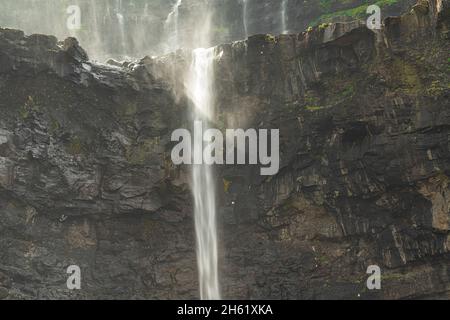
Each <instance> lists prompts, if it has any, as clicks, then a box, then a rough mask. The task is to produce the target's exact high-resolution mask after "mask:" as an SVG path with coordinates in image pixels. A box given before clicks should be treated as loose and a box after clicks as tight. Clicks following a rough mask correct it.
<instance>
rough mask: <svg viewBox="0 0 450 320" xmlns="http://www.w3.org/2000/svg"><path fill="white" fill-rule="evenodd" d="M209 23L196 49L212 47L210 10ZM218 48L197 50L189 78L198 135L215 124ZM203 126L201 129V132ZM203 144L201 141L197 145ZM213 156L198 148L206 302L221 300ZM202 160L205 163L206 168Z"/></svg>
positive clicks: (195, 181)
mask: <svg viewBox="0 0 450 320" xmlns="http://www.w3.org/2000/svg"><path fill="white" fill-rule="evenodd" d="M206 11H207V12H206V13H205V15H204V16H205V20H204V21H202V22H201V23H200V24H199V25H197V27H196V29H197V30H195V32H196V34H197V36H196V37H195V38H194V39H195V40H194V41H193V42H194V43H192V46H193V47H197V46H209V45H210V33H211V15H210V12H208V11H209V10H208V9H207V10H206ZM214 57H215V50H214V48H209V49H203V48H200V49H195V50H193V51H192V61H191V64H190V67H189V71H188V73H187V76H186V86H185V87H186V94H187V96H188V97H189V98H190V100H191V101H192V103H193V105H194V111H193V114H192V119H193V120H194V132H196V133H198V132H202V131H203V130H207V129H208V128H209V125H208V123H209V122H210V121H211V120H214V80H213V79H214ZM199 126H200V128H198V127H199ZM198 138H200V141H202V140H203V139H202V137H197V138H196V139H195V141H199V140H198ZM207 157H209V158H210V159H211V158H212V155H207V154H206V155H204V154H203V145H201V146H198V145H194V148H193V159H194V164H193V166H192V193H193V198H194V216H195V218H194V220H195V232H196V242H197V265H198V275H199V284H200V298H201V299H204V300H218V299H220V291H219V275H218V273H219V272H218V245H217V222H216V214H217V212H216V210H217V206H216V190H215V189H216V188H215V184H216V179H215V175H214V169H213V167H212V166H211V165H207V164H205V162H208V163H210V162H209V161H208V160H210V159H207ZM199 159H200V160H201V159H204V160H205V161H204V162H203V164H198V163H202V161H199Z"/></svg>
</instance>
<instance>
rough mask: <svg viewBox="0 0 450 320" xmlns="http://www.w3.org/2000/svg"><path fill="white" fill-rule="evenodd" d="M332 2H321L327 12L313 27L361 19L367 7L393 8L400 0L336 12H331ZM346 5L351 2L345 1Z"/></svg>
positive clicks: (383, 1)
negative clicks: (336, 21)
mask: <svg viewBox="0 0 450 320" xmlns="http://www.w3.org/2000/svg"><path fill="white" fill-rule="evenodd" d="M331 2H332V1H331V0H320V7H321V8H322V10H323V11H324V12H325V14H323V15H321V16H320V17H319V18H317V19H316V20H314V21H312V22H311V24H310V25H311V26H316V25H318V24H320V23H326V22H333V21H334V20H335V19H336V18H339V17H350V18H352V19H355V20H356V19H360V18H363V17H365V16H366V14H367V13H366V11H367V7H368V6H369V5H372V4H375V5H377V6H379V7H380V8H382V7H385V6H391V5H394V4H396V3H397V2H398V0H378V1H376V2H370V1H365V2H366V3H365V4H363V5H360V6H357V7H353V8H349V9H345V10H340V11H336V12H331V10H332V7H331ZM343 2H344V3H349V4H351V1H348V0H346V1H343Z"/></svg>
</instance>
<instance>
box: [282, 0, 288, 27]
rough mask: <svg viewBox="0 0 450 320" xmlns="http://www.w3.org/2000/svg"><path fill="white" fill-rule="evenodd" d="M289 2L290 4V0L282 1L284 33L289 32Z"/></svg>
mask: <svg viewBox="0 0 450 320" xmlns="http://www.w3.org/2000/svg"><path fill="white" fill-rule="evenodd" d="M287 4H288V0H283V1H282V2H281V33H282V34H286V33H288V28H287Z"/></svg>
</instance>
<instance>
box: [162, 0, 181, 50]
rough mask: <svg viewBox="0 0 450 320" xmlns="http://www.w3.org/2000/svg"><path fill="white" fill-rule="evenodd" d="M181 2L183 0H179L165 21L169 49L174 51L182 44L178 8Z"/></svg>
mask: <svg viewBox="0 0 450 320" xmlns="http://www.w3.org/2000/svg"><path fill="white" fill-rule="evenodd" d="M181 2H182V0H177V2H176V3H175V5H174V6H173V7H172V10H171V11H170V13H169V15H168V16H167V19H166V21H165V23H164V30H165V32H166V37H167V51H173V50H175V49H177V47H178V46H180V39H179V35H178V16H179V14H178V13H179V11H178V10H179V7H180V5H181Z"/></svg>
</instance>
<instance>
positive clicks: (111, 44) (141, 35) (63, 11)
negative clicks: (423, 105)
mask: <svg viewBox="0 0 450 320" xmlns="http://www.w3.org/2000/svg"><path fill="white" fill-rule="evenodd" d="M176 3H177V0H170V1H161V0H145V1H143V0H123V1H110V0H97V1H94V2H92V1H85V0H73V1H72V2H70V4H69V3H66V2H64V1H56V2H55V1H53V0H41V1H39V3H37V2H36V1H34V0H16V1H12V2H11V1H10V2H5V3H2V4H1V7H0V8H1V10H0V21H1V22H2V26H3V27H14V28H17V29H22V30H25V32H27V33H36V32H38V33H44V34H53V35H55V36H57V37H58V38H64V37H67V36H69V35H70V36H76V37H77V38H78V39H79V41H80V43H81V44H82V45H83V47H84V48H85V49H87V51H89V52H90V55H91V57H92V58H93V59H95V60H98V61H106V60H107V59H108V58H111V57H114V58H118V59H127V58H129V57H142V56H145V55H149V56H151V55H161V54H162V53H165V52H170V51H173V50H174V49H176V48H173V47H171V46H170V45H169V46H168V45H167V42H168V41H167V39H168V38H173V37H176V38H177V39H176V40H177V42H179V47H183V48H186V47H190V46H191V45H192V43H195V41H192V35H193V34H194V33H195V31H196V25H197V24H198V23H199V22H200V23H202V22H203V21H204V19H205V13H204V11H205V10H204V9H205V7H207V6H208V7H209V8H210V10H211V11H213V12H214V17H213V19H212V33H213V35H212V38H213V39H214V41H213V45H218V44H221V43H226V42H231V41H236V40H240V39H245V38H246V37H247V36H248V35H254V34H260V33H271V34H280V33H282V31H286V30H283V25H282V21H283V20H284V21H285V24H286V26H285V28H286V29H287V30H288V31H289V32H290V33H296V32H301V31H303V30H305V29H306V28H307V27H308V26H310V25H316V24H320V23H323V22H332V21H348V20H357V19H360V18H365V16H366V13H365V10H366V7H367V1H365V0H346V1H336V0H322V1H310V0H288V1H286V9H285V10H284V12H285V14H284V15H285V16H284V17H283V9H282V5H283V1H281V0H246V1H245V3H246V8H245V10H244V0H208V1H206V0H183V1H181V3H180V6H179V8H178V15H177V17H178V18H177V21H176V23H175V22H174V23H173V24H174V25H167V22H168V20H170V19H169V15H170V13H171V11H172V10H173V8H174V6H175V4H176ZM376 3H377V4H378V5H380V6H381V8H382V15H383V17H387V16H390V15H398V14H401V13H403V12H405V10H406V9H407V8H408V7H409V6H410V5H412V4H413V3H415V0H389V1H385V0H381V1H376ZM69 5H77V6H79V8H80V21H81V26H80V29H74V30H71V29H68V27H67V22H68V19H69V22H70V21H71V19H70V17H71V16H72V15H73V11H72V10H69V11H67V10H68V6H69ZM172 15H173V14H172ZM17 17H20V19H17ZM172 19H175V18H174V17H173V16H172ZM175 25H176V27H175ZM175 29H176V30H177V31H176V32H175ZM245 31H247V32H245ZM174 33H176V34H174ZM125 35H126V36H125ZM169 42H170V41H169ZM177 48H178V47H177Z"/></svg>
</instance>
